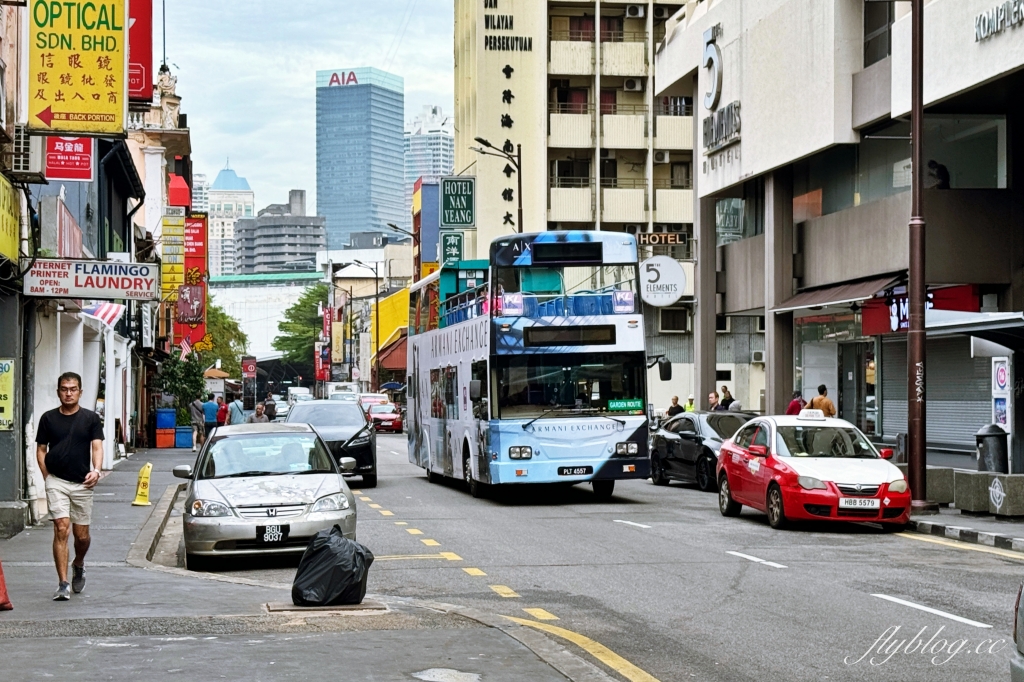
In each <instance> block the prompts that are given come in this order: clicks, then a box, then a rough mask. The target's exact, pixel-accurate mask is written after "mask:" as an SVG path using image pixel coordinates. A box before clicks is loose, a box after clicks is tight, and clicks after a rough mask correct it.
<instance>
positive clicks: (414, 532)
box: [405, 528, 423, 535]
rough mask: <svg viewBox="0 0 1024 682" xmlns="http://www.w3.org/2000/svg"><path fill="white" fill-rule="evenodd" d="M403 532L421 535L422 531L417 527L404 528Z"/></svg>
mask: <svg viewBox="0 0 1024 682" xmlns="http://www.w3.org/2000/svg"><path fill="white" fill-rule="evenodd" d="M405 532H406V533H408V534H409V535H423V531H421V530H419V529H418V528H406V529H405Z"/></svg>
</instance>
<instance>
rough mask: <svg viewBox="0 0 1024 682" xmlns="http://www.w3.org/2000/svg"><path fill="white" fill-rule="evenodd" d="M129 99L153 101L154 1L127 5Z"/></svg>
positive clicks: (144, 0)
mask: <svg viewBox="0 0 1024 682" xmlns="http://www.w3.org/2000/svg"><path fill="white" fill-rule="evenodd" d="M128 15H129V16H130V17H131V18H130V19H129V21H128V99H130V100H133V101H139V102H152V101H153V75H152V74H153V0H132V2H131V5H130V6H129V7H128Z"/></svg>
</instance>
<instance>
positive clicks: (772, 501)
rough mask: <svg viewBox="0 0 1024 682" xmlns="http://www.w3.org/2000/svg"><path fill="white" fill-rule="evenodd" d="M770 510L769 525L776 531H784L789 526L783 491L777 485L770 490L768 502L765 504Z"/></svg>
mask: <svg viewBox="0 0 1024 682" xmlns="http://www.w3.org/2000/svg"><path fill="white" fill-rule="evenodd" d="M765 507H766V508H767V509H768V525H770V526H771V527H772V528H774V529H775V530H782V529H783V528H785V527H786V526H788V525H789V524H788V522H787V521H786V507H785V505H784V504H783V503H782V490H781V489H780V488H779V486H777V485H773V486H771V487H770V488H768V500H767V502H766V504H765Z"/></svg>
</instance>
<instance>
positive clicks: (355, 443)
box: [348, 436, 370, 448]
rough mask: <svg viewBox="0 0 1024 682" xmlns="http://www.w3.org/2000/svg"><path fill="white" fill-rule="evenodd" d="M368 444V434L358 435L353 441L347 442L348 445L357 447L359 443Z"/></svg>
mask: <svg viewBox="0 0 1024 682" xmlns="http://www.w3.org/2000/svg"><path fill="white" fill-rule="evenodd" d="M369 444H370V437H369V436H360V437H359V438H356V439H355V440H354V441H352V442H351V443H349V444H348V446H349V447H350V448H355V447H359V446H360V445H369Z"/></svg>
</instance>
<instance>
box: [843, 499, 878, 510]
mask: <svg viewBox="0 0 1024 682" xmlns="http://www.w3.org/2000/svg"><path fill="white" fill-rule="evenodd" d="M878 507H879V504H878V500H877V499H874V498H870V497H840V498H839V508H840V509H878Z"/></svg>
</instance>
